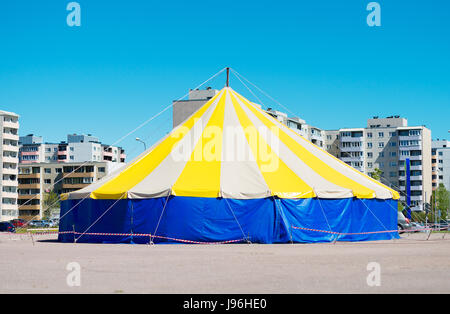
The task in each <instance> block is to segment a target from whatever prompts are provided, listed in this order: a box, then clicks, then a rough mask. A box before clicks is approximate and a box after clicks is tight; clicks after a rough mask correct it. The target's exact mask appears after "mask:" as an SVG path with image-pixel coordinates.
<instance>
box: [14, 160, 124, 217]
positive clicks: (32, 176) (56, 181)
mask: <svg viewBox="0 0 450 314" xmlns="http://www.w3.org/2000/svg"><path fill="white" fill-rule="evenodd" d="M121 166H123V164H119V163H112V162H77V163H69V162H68V163H60V162H52V163H48V162H41V163H29V164H19V185H18V194H19V195H18V210H19V218H22V219H25V220H32V219H42V218H43V215H44V211H45V210H46V209H47V207H49V205H48V204H45V197H46V193H48V192H50V191H53V192H55V193H56V194H61V193H70V192H73V191H76V190H78V189H82V188H84V187H86V186H88V185H89V184H91V183H94V182H97V181H98V180H100V179H101V178H103V177H104V176H106V175H108V174H109V173H111V172H112V171H114V170H116V169H118V168H119V167H121Z"/></svg>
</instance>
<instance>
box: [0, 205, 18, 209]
mask: <svg viewBox="0 0 450 314" xmlns="http://www.w3.org/2000/svg"><path fill="white" fill-rule="evenodd" d="M2 209H4V210H17V204H2Z"/></svg>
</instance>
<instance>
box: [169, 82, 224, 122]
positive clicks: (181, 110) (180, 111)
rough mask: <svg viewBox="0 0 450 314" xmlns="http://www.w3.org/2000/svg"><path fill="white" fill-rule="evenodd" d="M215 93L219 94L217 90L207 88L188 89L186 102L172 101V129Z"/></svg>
mask: <svg viewBox="0 0 450 314" xmlns="http://www.w3.org/2000/svg"><path fill="white" fill-rule="evenodd" d="M217 93H219V90H217V89H212V88H211V87H207V88H206V89H190V90H189V96H188V97H189V98H188V100H178V101H175V100H174V101H173V107H172V126H173V128H175V127H177V126H178V125H180V124H181V123H182V122H184V121H185V120H186V119H187V118H189V117H190V116H191V115H192V114H193V113H194V112H196V111H197V110H198V109H200V107H202V106H203V105H204V104H206V102H207V101H208V100H210V99H211V98H213V97H214V96H215V95H216V94H217Z"/></svg>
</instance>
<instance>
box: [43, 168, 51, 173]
mask: <svg viewBox="0 0 450 314" xmlns="http://www.w3.org/2000/svg"><path fill="white" fill-rule="evenodd" d="M44 172H45V173H52V169H50V168H44Z"/></svg>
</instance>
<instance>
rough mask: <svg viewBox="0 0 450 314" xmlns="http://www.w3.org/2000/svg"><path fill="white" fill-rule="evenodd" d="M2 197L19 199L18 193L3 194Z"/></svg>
mask: <svg viewBox="0 0 450 314" xmlns="http://www.w3.org/2000/svg"><path fill="white" fill-rule="evenodd" d="M2 197H6V198H17V192H2Z"/></svg>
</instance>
